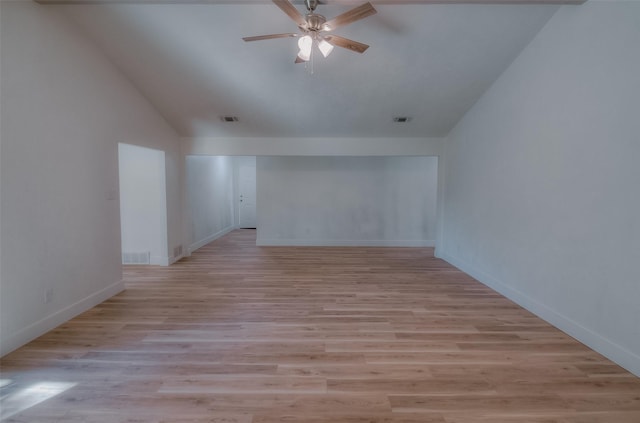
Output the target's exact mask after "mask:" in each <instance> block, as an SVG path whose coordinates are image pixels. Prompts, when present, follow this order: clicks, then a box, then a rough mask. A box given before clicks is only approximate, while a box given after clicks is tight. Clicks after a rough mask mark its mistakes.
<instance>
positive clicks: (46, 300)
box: [44, 288, 53, 304]
mask: <svg viewBox="0 0 640 423" xmlns="http://www.w3.org/2000/svg"><path fill="white" fill-rule="evenodd" d="M52 299H53V288H47V289H46V290H45V291H44V303H45V304H48V303H50V302H51V300H52Z"/></svg>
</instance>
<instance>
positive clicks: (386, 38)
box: [47, 2, 558, 137]
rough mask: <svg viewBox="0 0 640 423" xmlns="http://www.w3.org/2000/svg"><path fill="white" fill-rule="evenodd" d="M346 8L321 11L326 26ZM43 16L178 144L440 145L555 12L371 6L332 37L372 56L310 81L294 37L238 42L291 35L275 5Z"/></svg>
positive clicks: (336, 64) (320, 66) (349, 55)
mask: <svg viewBox="0 0 640 423" xmlns="http://www.w3.org/2000/svg"><path fill="white" fill-rule="evenodd" d="M352 3H353V2H351V4H350V5H336V4H329V5H320V6H319V7H318V9H317V12H318V13H320V14H323V15H325V16H326V17H327V18H328V19H330V18H332V17H334V16H336V15H338V14H340V13H342V12H344V11H346V10H348V9H350V8H351V7H353V4H352ZM374 4H375V2H374ZM47 7H56V8H61V9H62V10H63V13H65V14H68V15H69V16H71V17H72V18H73V20H74V21H76V22H77V23H78V24H79V25H80V26H81V27H82V28H83V30H84V31H86V33H87V35H88V36H89V37H91V38H93V39H94V40H95V41H96V43H97V44H98V45H99V46H100V47H101V48H102V49H103V50H104V52H105V53H106V54H107V55H108V56H109V57H110V58H111V59H112V60H113V62H114V63H115V64H116V65H117V66H118V67H119V68H120V69H121V70H122V71H123V72H124V73H125V74H126V75H127V77H128V78H129V79H130V80H131V81H132V82H133V83H134V84H135V85H136V86H137V87H138V89H139V90H140V91H141V92H142V93H143V94H144V96H145V97H147V98H148V99H149V101H150V102H151V103H152V104H153V105H154V106H155V107H156V108H157V109H158V111H159V112H160V113H161V114H162V115H163V116H164V117H165V118H166V119H167V121H168V122H169V123H170V124H171V125H172V126H173V127H174V128H175V129H176V131H178V133H179V134H181V135H182V136H185V137H438V136H445V135H446V134H447V133H448V132H449V131H450V130H451V128H452V127H453V126H454V125H455V124H456V122H458V120H459V119H460V118H461V117H462V115H463V114H464V113H465V112H466V111H467V110H468V109H469V108H470V107H471V106H472V105H473V103H474V102H475V101H476V100H477V99H478V98H479V97H480V95H481V94H482V93H483V92H484V91H485V90H486V89H487V88H488V87H489V86H490V84H491V83H492V82H493V81H494V80H495V79H496V78H497V77H498V76H499V75H500V74H501V73H502V72H503V71H504V70H505V68H506V67H507V66H508V65H509V64H510V63H511V61H512V60H513V59H514V58H515V57H516V56H517V54H518V53H519V52H520V51H521V50H522V49H523V47H524V46H526V44H527V43H528V42H529V41H530V40H531V39H532V37H533V36H534V35H535V34H536V33H537V32H538V31H539V30H540V29H541V27H542V26H543V25H544V24H545V23H546V22H547V20H548V19H549V18H550V17H551V15H552V14H553V13H554V11H555V10H556V9H557V8H558V6H554V5H469V4H402V5H398V4H394V5H389V4H376V5H375V7H376V9H377V10H378V14H377V15H374V16H372V17H369V18H366V19H364V20H362V21H358V22H355V23H353V24H351V25H349V26H346V27H343V28H339V29H338V30H336V31H335V33H336V34H337V35H341V36H344V37H347V38H351V39H354V40H357V41H360V42H363V43H366V44H369V45H370V46H371V47H370V48H369V50H367V51H366V52H365V53H364V54H362V55H360V54H357V53H353V52H351V51H348V50H345V49H340V48H336V49H335V50H334V52H333V53H332V54H331V56H329V57H328V58H327V59H324V58H322V57H321V56H320V55H317V57H316V60H315V61H314V73H313V74H310V73H309V72H308V69H307V70H305V65H295V64H294V63H293V61H294V58H295V56H296V53H297V46H296V41H297V40H296V39H293V38H285V39H275V40H266V41H258V42H252V43H245V42H243V41H242V37H243V36H250V35H264V34H271V33H282V32H296V29H297V28H296V25H295V24H294V23H293V21H291V20H290V19H289V18H288V17H287V16H286V15H285V14H284V13H283V12H282V11H281V10H280V9H278V8H277V7H276V6H275V5H273V4H272V3H270V2H267V3H264V4H255V3H254V4H100V5H64V6H47ZM298 7H299V10H301V11H303V6H302V5H299V6H298ZM222 115H234V116H237V117H238V118H239V122H237V123H225V122H222V121H221V119H220V116H222ZM394 116H409V117H411V118H412V120H411V121H410V122H409V123H405V124H399V123H394V122H393V117H394Z"/></svg>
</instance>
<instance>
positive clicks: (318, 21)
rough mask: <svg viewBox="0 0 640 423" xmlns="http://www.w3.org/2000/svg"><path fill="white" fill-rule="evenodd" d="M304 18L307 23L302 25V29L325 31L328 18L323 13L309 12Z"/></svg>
mask: <svg viewBox="0 0 640 423" xmlns="http://www.w3.org/2000/svg"><path fill="white" fill-rule="evenodd" d="M304 19H305V20H306V21H307V24H306V25H304V26H300V29H302V30H303V31H323V30H324V29H325V28H324V24H325V22H327V18H325V17H324V16H322V15H318V14H316V13H308V14H307V15H305V17H304Z"/></svg>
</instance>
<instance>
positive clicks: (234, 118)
mask: <svg viewBox="0 0 640 423" xmlns="http://www.w3.org/2000/svg"><path fill="white" fill-rule="evenodd" d="M220 119H222V121H223V122H237V121H238V116H221V117H220Z"/></svg>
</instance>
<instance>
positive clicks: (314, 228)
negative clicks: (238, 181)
mask: <svg viewBox="0 0 640 423" xmlns="http://www.w3.org/2000/svg"><path fill="white" fill-rule="evenodd" d="M257 187H258V193H257V196H258V199H257V214H258V244H259V245H402V246H421V245H433V244H434V240H435V216H436V197H437V158H436V157H258V158H257Z"/></svg>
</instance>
